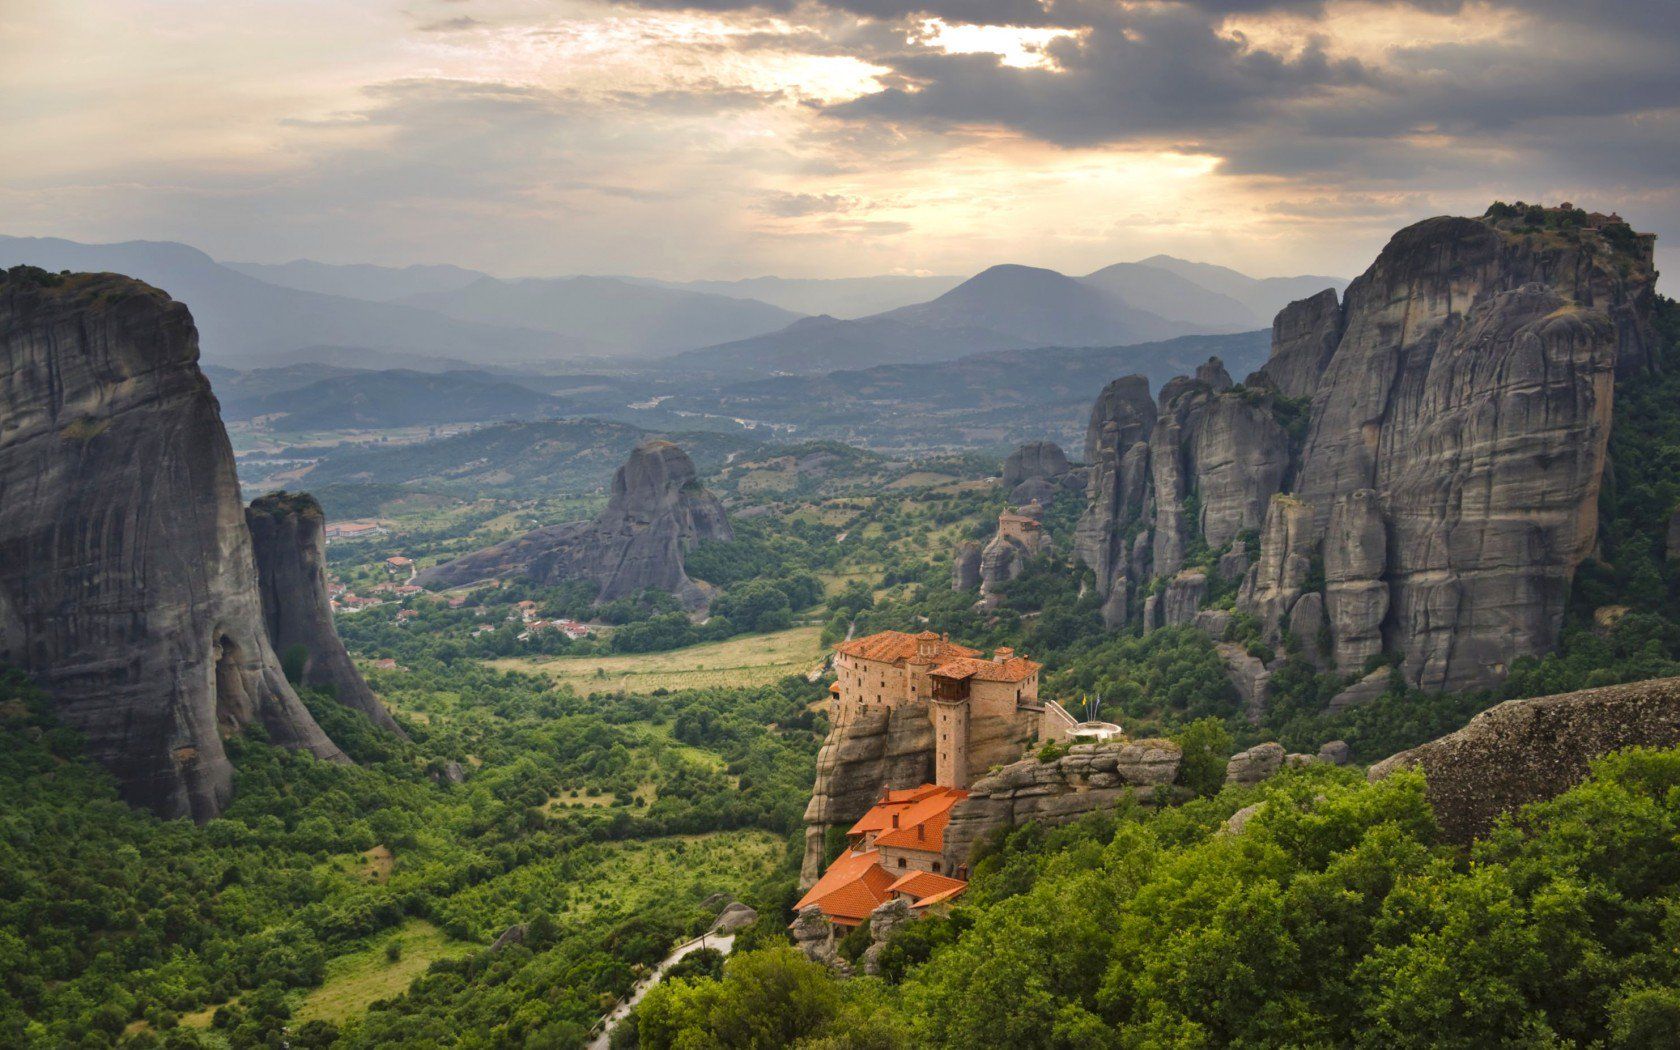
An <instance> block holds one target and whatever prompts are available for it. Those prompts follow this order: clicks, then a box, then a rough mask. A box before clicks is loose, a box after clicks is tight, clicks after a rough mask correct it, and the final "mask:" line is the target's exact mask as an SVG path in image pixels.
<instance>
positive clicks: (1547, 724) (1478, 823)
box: [1368, 678, 1680, 842]
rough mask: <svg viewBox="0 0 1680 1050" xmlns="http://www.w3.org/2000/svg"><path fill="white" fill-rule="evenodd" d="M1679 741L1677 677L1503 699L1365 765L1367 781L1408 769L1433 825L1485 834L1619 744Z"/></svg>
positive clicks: (1576, 778) (1459, 837)
mask: <svg viewBox="0 0 1680 1050" xmlns="http://www.w3.org/2000/svg"><path fill="white" fill-rule="evenodd" d="M1676 745H1680V678H1664V679H1658V680H1656V681H1650V682H1639V683H1636V684H1634V685H1617V686H1610V687H1608V688H1605V689H1589V690H1586V691H1584V692H1579V693H1565V694H1563V695H1561V696H1544V697H1539V698H1537V699H1534V700H1509V701H1507V702H1505V703H1503V704H1500V705H1499V706H1497V707H1494V708H1492V709H1490V710H1487V711H1483V712H1482V713H1481V714H1479V715H1477V716H1476V717H1475V718H1474V719H1472V720H1471V721H1470V724H1469V725H1467V726H1465V727H1464V728H1463V729H1460V730H1459V731H1458V732H1456V733H1451V734H1449V735H1447V736H1444V737H1441V738H1440V739H1439V740H1434V741H1431V742H1430V743H1427V744H1424V745H1422V746H1421V747H1415V748H1412V749H1411V750H1410V751H1402V752H1400V753H1399V754H1398V755H1394V756H1392V757H1390V758H1387V759H1384V760H1383V761H1381V762H1379V763H1377V764H1376V765H1374V766H1372V767H1371V770H1370V773H1369V774H1368V775H1369V777H1370V779H1371V780H1381V779H1382V778H1384V777H1387V776H1389V775H1391V774H1392V773H1393V772H1394V771H1395V770H1398V769H1406V768H1412V767H1417V768H1421V769H1422V770H1423V775H1424V778H1425V780H1426V781H1427V782H1428V793H1429V802H1430V805H1431V806H1432V807H1433V808H1434V810H1435V819H1436V821H1437V822H1438V823H1439V824H1440V825H1441V829H1442V831H1444V832H1445V833H1446V835H1447V836H1448V837H1449V838H1450V839H1452V840H1453V841H1457V842H1467V841H1469V840H1470V839H1472V838H1475V837H1476V836H1479V835H1482V834H1484V833H1485V832H1486V831H1487V830H1488V829H1489V828H1490V827H1492V826H1493V822H1494V820H1495V819H1496V818H1497V817H1498V816H1499V815H1500V814H1501V813H1508V812H1511V811H1513V810H1515V809H1517V808H1519V807H1521V806H1524V805H1527V804H1528V803H1531V802H1538V801H1542V800H1544V799H1548V798H1552V797H1553V796H1555V795H1559V794H1561V793H1563V792H1564V791H1567V790H1568V789H1569V788H1571V787H1573V786H1574V785H1576V784H1578V783H1580V782H1581V781H1582V780H1583V779H1585V778H1586V776H1587V773H1588V766H1589V764H1590V763H1591V762H1592V760H1593V759H1595V758H1598V757H1600V756H1602V755H1606V754H1609V753H1610V752H1612V751H1615V750H1618V749H1620V748H1626V747H1674V746H1676Z"/></svg>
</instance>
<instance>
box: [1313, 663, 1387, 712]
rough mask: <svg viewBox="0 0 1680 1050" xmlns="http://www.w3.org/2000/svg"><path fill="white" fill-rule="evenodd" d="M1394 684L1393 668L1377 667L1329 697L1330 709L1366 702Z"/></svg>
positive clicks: (1343, 708)
mask: <svg viewBox="0 0 1680 1050" xmlns="http://www.w3.org/2000/svg"><path fill="white" fill-rule="evenodd" d="M1393 684H1394V669H1393V668H1390V667H1379V668H1377V669H1376V670H1374V671H1372V672H1370V673H1369V674H1367V675H1366V676H1365V677H1363V678H1361V679H1359V680H1358V681H1356V682H1354V683H1353V684H1352V685H1349V686H1348V687H1347V688H1345V689H1343V690H1342V691H1341V692H1339V693H1337V694H1336V695H1335V696H1333V697H1331V698H1330V707H1329V709H1330V711H1331V712H1332V713H1334V712H1336V711H1346V710H1347V709H1348V708H1350V707H1358V706H1359V705H1360V704H1368V703H1370V702H1371V701H1372V700H1375V699H1376V698H1377V697H1379V696H1381V695H1383V694H1384V693H1386V692H1388V691H1389V689H1390V688H1392V687H1393Z"/></svg>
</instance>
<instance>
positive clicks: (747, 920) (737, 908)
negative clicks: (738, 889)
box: [711, 901, 758, 933]
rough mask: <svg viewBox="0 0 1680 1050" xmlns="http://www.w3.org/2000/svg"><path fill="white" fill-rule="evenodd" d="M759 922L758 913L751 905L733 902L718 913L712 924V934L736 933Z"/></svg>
mask: <svg viewBox="0 0 1680 1050" xmlns="http://www.w3.org/2000/svg"><path fill="white" fill-rule="evenodd" d="M757 921H758V912H757V910H756V909H754V908H753V907H752V906H751V905H747V904H742V903H741V902H740V901H731V902H730V903H729V904H728V905H727V906H725V907H724V909H723V910H722V911H721V912H719V913H718V917H717V920H716V921H715V922H713V923H712V929H711V932H712V933H736V932H738V931H740V930H744V929H746V928H747V927H748V926H751V925H752V924H753V923H755V922H757Z"/></svg>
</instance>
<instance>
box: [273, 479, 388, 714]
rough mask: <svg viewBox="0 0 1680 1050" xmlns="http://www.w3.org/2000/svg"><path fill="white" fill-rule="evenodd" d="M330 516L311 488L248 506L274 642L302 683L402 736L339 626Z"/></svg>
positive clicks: (275, 495) (286, 666) (284, 662)
mask: <svg viewBox="0 0 1680 1050" xmlns="http://www.w3.org/2000/svg"><path fill="white" fill-rule="evenodd" d="M326 522H327V518H326V515H325V514H324V513H322V511H321V504H320V503H318V502H316V500H315V497H314V496H311V495H309V494H308V493H306V492H297V493H288V492H275V493H271V494H270V495H267V496H263V497H261V498H259V499H256V500H253V501H252V502H251V505H250V506H249V507H246V508H245V523H246V525H247V526H248V527H249V528H250V530H251V548H252V552H253V555H254V556H255V558H256V562H257V582H258V585H259V588H260V590H261V594H262V610H263V623H264V624H265V625H266V626H267V628H268V641H269V644H270V645H271V646H273V648H274V652H275V653H276V654H278V655H279V657H280V662H281V666H282V667H283V668H284V669H285V670H286V671H287V672H288V673H289V674H293V675H294V676H295V680H296V681H299V682H301V683H303V684H305V685H309V686H313V687H314V688H317V689H323V690H325V691H327V692H328V693H331V694H332V696H333V698H334V699H336V700H337V701H338V702H339V703H341V704H343V705H345V706H346V707H349V708H353V709H354V710H357V711H360V712H361V713H362V714H364V715H366V716H367V717H368V720H369V721H371V722H373V724H374V725H377V726H379V727H380V728H382V729H386V730H389V731H390V732H393V733H396V734H397V735H399V736H403V735H405V734H404V733H403V731H402V730H401V729H400V728H398V726H397V723H396V722H395V721H393V720H392V718H391V714H390V712H389V711H387V710H385V705H384V704H382V703H380V702H379V698H378V697H376V696H374V695H373V690H371V689H369V688H368V685H367V682H365V681H363V680H362V675H361V672H359V671H357V670H356V665H355V664H354V663H352V662H351V660H350V654H349V653H347V652H345V651H344V643H343V642H341V641H340V640H339V637H338V630H337V628H335V627H334V626H333V618H332V605H331V598H330V596H329V595H328V593H327V537H326ZM294 665H295V666H294Z"/></svg>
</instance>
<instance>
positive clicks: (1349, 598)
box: [1296, 489, 1389, 671]
mask: <svg viewBox="0 0 1680 1050" xmlns="http://www.w3.org/2000/svg"><path fill="white" fill-rule="evenodd" d="M1387 569H1388V529H1387V526H1386V525H1385V524H1384V523H1383V517H1382V511H1381V509H1380V508H1379V506H1378V500H1377V494H1376V493H1375V492H1373V491H1371V490H1370V489H1359V490H1358V491H1356V492H1352V493H1349V494H1348V495H1347V497H1346V498H1344V499H1341V500H1339V501H1337V503H1336V505H1335V506H1333V507H1331V508H1330V522H1329V525H1328V528H1327V531H1326V533H1325V537H1324V581H1325V582H1324V597H1323V604H1324V615H1325V617H1326V618H1327V621H1328V623H1329V626H1330V639H1331V647H1332V658H1333V660H1334V662H1335V666H1336V667H1337V668H1338V669H1340V670H1344V671H1352V670H1355V669H1358V668H1361V667H1364V666H1365V661H1367V660H1369V659H1370V658H1371V657H1373V656H1378V655H1381V653H1382V650H1383V621H1384V620H1386V619H1387V617H1388V600H1389V593H1388V583H1387V582H1386V581H1385V580H1384V579H1383V576H1384V574H1385V572H1386V571H1387ZM1310 597H1316V595H1304V596H1303V597H1302V598H1301V601H1303V602H1304V601H1306V600H1307V599H1308V598H1310ZM1296 604H1297V605H1299V604H1300V602H1297V603H1296Z"/></svg>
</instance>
